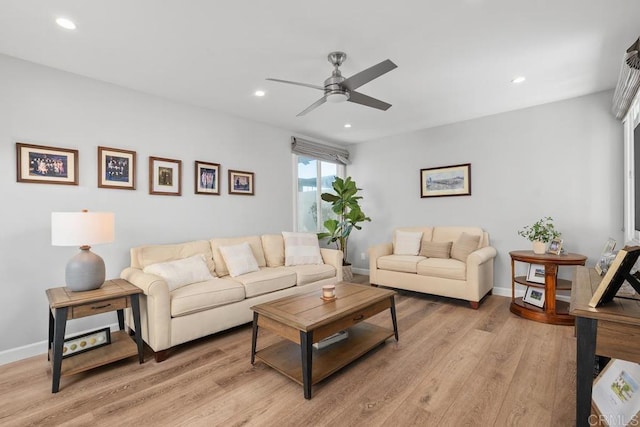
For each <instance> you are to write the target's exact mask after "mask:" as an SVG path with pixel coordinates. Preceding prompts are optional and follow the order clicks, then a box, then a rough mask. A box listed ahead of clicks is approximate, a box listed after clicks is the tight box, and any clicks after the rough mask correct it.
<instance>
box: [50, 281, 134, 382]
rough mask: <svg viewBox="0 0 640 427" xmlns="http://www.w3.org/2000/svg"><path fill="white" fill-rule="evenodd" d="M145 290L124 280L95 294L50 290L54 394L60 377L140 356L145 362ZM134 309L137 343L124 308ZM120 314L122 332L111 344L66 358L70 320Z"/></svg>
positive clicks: (58, 289) (114, 337) (103, 287)
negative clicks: (142, 296) (142, 321)
mask: <svg viewBox="0 0 640 427" xmlns="http://www.w3.org/2000/svg"><path fill="white" fill-rule="evenodd" d="M141 293H142V290H141V289H140V288H138V287H137V286H134V285H132V284H131V283H129V282H127V281H126V280H123V279H114V280H107V281H106V282H105V283H104V284H103V285H102V286H101V287H100V288H98V289H96V290H93V291H85V292H73V291H71V290H69V289H68V288H66V287H60V288H51V289H47V298H48V299H49V354H48V357H49V360H50V361H51V366H52V372H53V382H52V386H51V392H52V393H57V392H58V390H59V388H60V377H61V376H63V375H73V374H77V373H79V372H83V371H86V370H88V369H92V368H95V367H98V366H102V365H105V364H107V363H111V362H115V361H116V360H121V359H125V358H127V357H131V356H135V355H136V354H137V355H138V360H139V362H140V363H144V355H143V348H142V334H141V330H140V301H139V295H140V294H141ZM125 308H131V309H132V311H133V322H134V327H135V342H134V341H132V340H131V338H129V335H128V333H127V332H125V331H124V309H125ZM116 310H117V312H118V325H119V326H120V331H118V332H114V333H112V334H111V344H109V345H106V346H104V347H100V348H96V349H94V350H91V351H87V352H85V353H81V354H77V355H75V356H72V357H69V358H66V359H64V360H63V359H62V348H63V344H64V334H65V330H66V326H67V320H71V319H78V318H81V317H86V316H92V315H94V314H100V313H107V312H110V311H116Z"/></svg>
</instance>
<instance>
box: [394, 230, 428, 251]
mask: <svg viewBox="0 0 640 427" xmlns="http://www.w3.org/2000/svg"><path fill="white" fill-rule="evenodd" d="M421 240H422V232H421V231H402V230H396V232H395V235H394V239H393V254H394V255H418V252H420V242H421Z"/></svg>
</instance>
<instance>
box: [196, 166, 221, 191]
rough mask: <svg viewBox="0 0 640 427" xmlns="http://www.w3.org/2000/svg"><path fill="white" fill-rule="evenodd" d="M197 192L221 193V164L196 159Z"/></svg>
mask: <svg viewBox="0 0 640 427" xmlns="http://www.w3.org/2000/svg"><path fill="white" fill-rule="evenodd" d="M195 171H196V185H195V189H196V194H210V195H212V196H219V195H220V164H218V163H208V162H200V161H198V160H196V167H195Z"/></svg>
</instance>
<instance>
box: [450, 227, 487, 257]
mask: <svg viewBox="0 0 640 427" xmlns="http://www.w3.org/2000/svg"><path fill="white" fill-rule="evenodd" d="M479 244H480V236H474V235H472V234H467V233H462V234H460V237H458V240H456V241H455V242H453V245H452V246H451V258H455V259H457V260H458V261H462V262H467V257H468V256H469V254H470V253H471V252H473V251H475V250H476V249H478V245H479Z"/></svg>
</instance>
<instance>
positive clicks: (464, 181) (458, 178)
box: [420, 163, 471, 197]
mask: <svg viewBox="0 0 640 427" xmlns="http://www.w3.org/2000/svg"><path fill="white" fill-rule="evenodd" d="M470 195H471V163H465V164H461V165H452V166H442V167H437V168H427V169H420V197H445V196H470Z"/></svg>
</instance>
